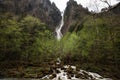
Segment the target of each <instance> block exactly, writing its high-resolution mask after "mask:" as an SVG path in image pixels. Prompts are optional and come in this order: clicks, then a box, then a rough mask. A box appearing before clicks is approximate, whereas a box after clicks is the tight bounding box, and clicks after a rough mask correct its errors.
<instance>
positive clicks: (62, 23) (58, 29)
mask: <svg viewBox="0 0 120 80" xmlns="http://www.w3.org/2000/svg"><path fill="white" fill-rule="evenodd" d="M61 15H62V19H61V22H60V25H59V26H58V27H57V28H56V30H55V32H56V33H57V35H56V38H57V39H58V40H60V39H61V38H62V36H63V35H62V32H61V29H62V27H63V25H64V12H63V13H61Z"/></svg>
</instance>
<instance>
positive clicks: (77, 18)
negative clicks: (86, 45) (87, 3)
mask: <svg viewBox="0 0 120 80" xmlns="http://www.w3.org/2000/svg"><path fill="white" fill-rule="evenodd" d="M111 15H120V3H118V4H116V5H114V6H111V7H110V8H104V9H102V12H100V13H94V12H89V11H88V9H87V8H84V7H82V5H80V4H77V2H76V1H74V0H69V1H68V3H67V7H66V9H65V12H64V23H65V24H64V26H63V28H62V33H63V34H65V33H66V32H73V31H79V30H81V29H82V27H83V23H84V21H86V19H87V18H86V17H87V16H94V17H107V16H111Z"/></svg>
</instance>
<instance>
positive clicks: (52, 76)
mask: <svg viewBox="0 0 120 80" xmlns="http://www.w3.org/2000/svg"><path fill="white" fill-rule="evenodd" d="M56 76H57V75H56V74H55V73H53V74H52V75H51V76H50V77H49V79H53V78H55V77H56Z"/></svg>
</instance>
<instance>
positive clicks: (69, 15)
mask: <svg viewBox="0 0 120 80" xmlns="http://www.w3.org/2000/svg"><path fill="white" fill-rule="evenodd" d="M89 14H90V13H89V11H88V9H86V8H83V7H82V5H80V4H77V2H76V1H74V0H69V1H68V3H67V7H66V9H65V13H64V17H65V18H64V21H65V24H64V26H63V29H62V32H63V33H66V32H67V31H70V32H72V31H76V30H78V29H80V28H81V24H82V23H83V22H84V20H83V19H84V17H85V16H87V15H89ZM75 26H76V27H75Z"/></svg>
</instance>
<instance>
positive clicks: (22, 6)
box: [0, 0, 61, 30]
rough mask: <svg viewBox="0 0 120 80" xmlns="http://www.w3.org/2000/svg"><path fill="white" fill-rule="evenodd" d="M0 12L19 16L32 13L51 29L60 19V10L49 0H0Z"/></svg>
mask: <svg viewBox="0 0 120 80" xmlns="http://www.w3.org/2000/svg"><path fill="white" fill-rule="evenodd" d="M0 12H2V13H6V12H9V13H12V14H15V15H20V16H25V15H32V16H34V17H37V18H39V19H40V20H41V21H43V22H44V23H46V24H47V25H48V26H49V27H50V28H51V29H52V30H54V29H55V27H56V26H57V25H58V24H59V22H60V20H61V12H60V11H59V9H58V8H57V7H56V5H55V4H54V3H51V2H50V1H49V0H0Z"/></svg>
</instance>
